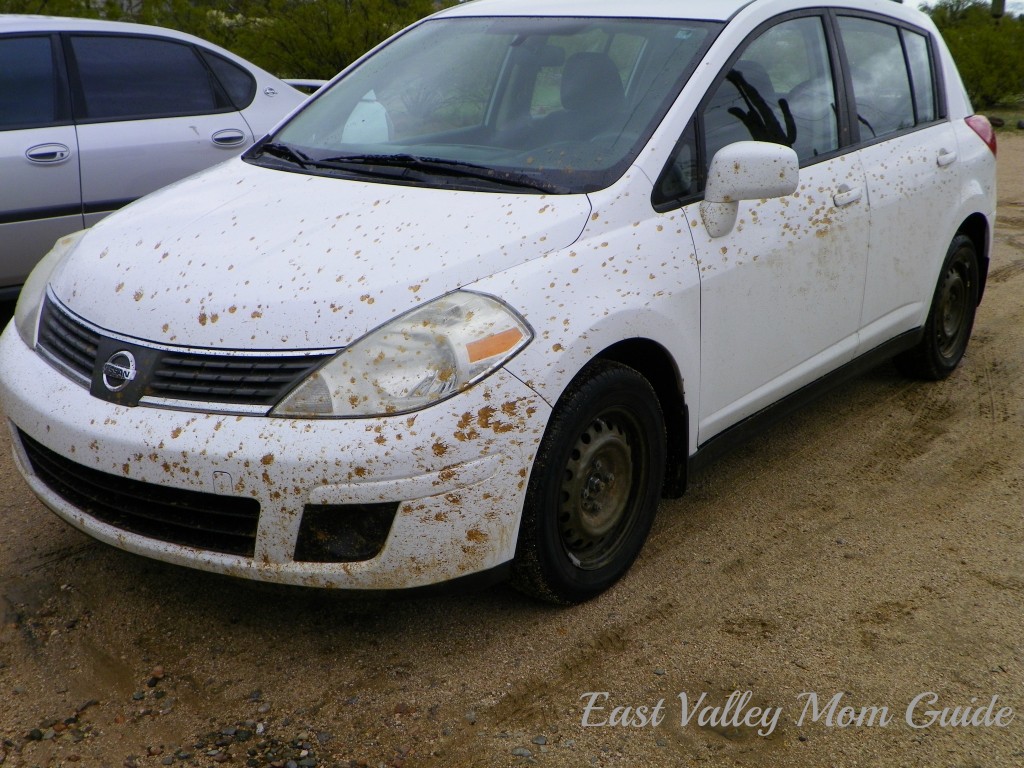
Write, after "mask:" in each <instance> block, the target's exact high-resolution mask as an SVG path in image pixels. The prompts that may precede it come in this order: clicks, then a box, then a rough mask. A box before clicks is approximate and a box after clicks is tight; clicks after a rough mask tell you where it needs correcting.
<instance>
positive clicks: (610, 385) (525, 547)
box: [513, 360, 666, 605]
mask: <svg viewBox="0 0 1024 768" xmlns="http://www.w3.org/2000/svg"><path fill="white" fill-rule="evenodd" d="M665 461H666V438H665V423H664V419H663V418H662V412H661V406H660V404H659V402H658V397H657V395H656V394H655V393H654V390H653V389H652V388H651V385H650V384H649V383H648V381H647V380H646V379H645V378H644V377H643V376H641V375H640V373H638V372H637V371H635V370H633V369H632V368H629V367H627V366H624V365H620V364H617V363H612V362H608V361H604V360H601V361H597V362H595V363H593V364H591V365H590V366H588V367H587V368H585V369H584V370H583V371H582V372H581V373H580V374H579V376H577V378H576V379H575V380H574V381H573V382H572V384H570V385H569V388H568V389H567V390H566V392H565V393H564V394H563V395H562V397H561V399H560V400H559V401H558V404H557V405H556V406H555V411H554V414H553V415H552V418H551V421H550V422H549V424H548V428H547V431H546V432H545V434H544V439H543V440H542V442H541V445H540V450H539V451H538V454H537V459H536V461H535V462H534V465H533V471H532V472H531V474H530V483H529V485H528V487H527V492H526V501H525V503H524V505H523V517H522V521H521V523H520V527H519V540H518V543H517V545H516V559H515V565H514V571H513V584H514V585H515V586H516V587H517V588H518V589H520V590H522V591H523V592H526V593H527V594H530V595H532V596H534V597H538V598H540V599H542V600H546V601H548V602H553V603H558V604H562V605H569V604H573V603H580V602H583V601H585V600H589V599H590V598H592V597H594V596H596V595H598V594H600V593H601V592H603V591H604V590H606V589H608V587H610V586H611V585H612V584H614V583H615V582H616V581H618V579H619V578H620V577H621V576H622V575H623V574H624V573H625V572H626V571H627V570H628V569H629V567H630V565H632V563H633V561H634V560H635V559H636V556H637V555H638V554H639V552H640V549H641V548H642V547H643V544H644V541H645V540H646V539H647V534H648V532H649V531H650V528H651V522H652V521H653V520H654V514H655V512H656V511H657V506H658V501H659V499H660V496H661V493H660V492H661V487H662V483H663V480H664V475H665Z"/></svg>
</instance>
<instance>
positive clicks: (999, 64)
mask: <svg viewBox="0 0 1024 768" xmlns="http://www.w3.org/2000/svg"><path fill="white" fill-rule="evenodd" d="M925 11H926V12H927V13H928V14H929V15H930V16H931V17H932V20H933V21H934V22H935V25H936V26H937V27H938V28H939V30H940V31H941V32H942V36H943V37H944V38H945V39H946V43H947V44H948V45H949V49H950V51H951V52H952V54H953V58H954V59H955V60H956V63H957V67H958V68H959V69H960V75H961V77H963V80H964V85H965V86H966V88H967V93H968V94H969V95H970V97H971V101H973V102H974V105H975V106H976V107H990V106H993V105H995V104H1005V103H1015V102H1019V101H1020V100H1021V99H1022V98H1024V17H1022V16H1018V17H1016V18H1014V17H1012V16H1007V17H1004V18H1002V19H993V18H992V14H991V6H990V5H989V4H988V3H985V2H979V0H939V2H937V3H936V4H935V5H934V6H931V7H928V8H925Z"/></svg>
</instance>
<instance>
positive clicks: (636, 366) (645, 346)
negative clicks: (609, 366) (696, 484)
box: [597, 338, 689, 498]
mask: <svg viewBox="0 0 1024 768" xmlns="http://www.w3.org/2000/svg"><path fill="white" fill-rule="evenodd" d="M597 357H598V358H599V359H603V360H609V361H611V362H616V363H620V364H622V365H627V366H629V367H630V368H632V369H633V370H635V371H637V372H639V373H640V374H641V375H642V376H643V377H644V378H645V379H647V381H648V382H650V384H651V387H652V388H653V389H654V393H655V394H656V395H657V397H658V402H659V403H660V404H661V411H662V415H663V417H664V419H665V435H666V440H667V449H668V450H667V456H666V466H665V483H664V485H663V487H662V496H664V497H666V498H678V497H679V496H681V495H682V494H683V492H684V491H685V490H686V464H687V461H686V460H687V455H688V452H689V416H688V410H687V407H686V393H685V387H684V382H683V378H682V375H681V374H680V372H679V368H678V366H677V365H676V363H675V361H674V360H673V358H672V355H671V354H670V353H669V351H668V350H667V349H665V347H663V346H662V345H661V344H659V343H658V342H656V341H652V340H651V339H644V338H632V339H626V340H624V341H620V342H617V343H616V344H613V345H612V346H610V347H608V348H606V349H604V350H603V351H601V352H600V353H599V354H598V355H597Z"/></svg>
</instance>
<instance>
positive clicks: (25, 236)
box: [0, 15, 305, 300]
mask: <svg viewBox="0 0 1024 768" xmlns="http://www.w3.org/2000/svg"><path fill="white" fill-rule="evenodd" d="M304 98H305V95H304V94H303V93H301V92H300V91H298V90H296V89H295V88H292V87H291V86H290V85H288V84H287V83H285V82H284V81H282V80H279V79H278V78H276V77H274V76H273V75H271V74H269V73H268V72H265V71H263V70H262V69H260V68H258V67H256V66H254V65H253V64H250V63H249V62H247V61H245V60H244V59H241V58H239V57H237V56H235V55H233V54H231V53H229V52H228V51H225V50H224V49H222V48H218V47H217V46H214V45H211V44H209V43H207V42H205V41H203V40H200V39H198V38H196V37H193V36H191V35H185V34H182V33H179V32H174V31H172V30H168V29H161V28H158V27H147V26H143V25H140V24H127V23H120V22H110V21H99V20H91V19H61V18H53V17H43V16H13V15H0V300H3V299H9V298H13V296H14V295H15V294H16V293H17V292H18V289H19V287H20V286H21V284H22V283H23V282H24V281H25V278H26V276H27V275H28V273H29V271H30V270H31V269H32V267H33V265H34V264H35V263H36V262H37V261H38V260H39V259H40V258H41V257H42V256H43V254H45V253H46V252H47V251H48V250H49V249H50V247H51V246H52V245H53V243H54V241H55V240H56V239H57V238H58V237H61V236H63V235H66V234H68V233H69V232H74V231H76V230H79V229H82V228H83V227H88V226H91V225H92V224H94V223H96V222H97V221H99V220H100V219H101V218H103V217H104V216H105V215H107V214H108V213H110V212H111V211H114V210H116V209H118V208H121V207H122V206H124V205H125V204H127V203H129V202H131V201H132V200H134V199H136V198H138V197H141V196H142V195H144V194H147V193H148V192H151V191H153V190H155V189H158V188H160V187H163V186H165V185H167V184H169V183H171V182H173V181H177V180H178V179H180V178H183V177H184V176H187V175H189V174H191V173H193V172H195V171H198V170H201V169H203V168H206V167H208V166H211V165H214V164H215V163H218V162H220V161H221V160H226V159H227V158H229V157H231V156H233V155H236V154H238V153H239V152H241V151H242V150H243V149H245V148H246V147H248V146H250V145H251V144H252V143H253V142H254V141H255V140H256V139H258V138H260V137H261V136H263V135H264V134H265V133H266V132H267V131H268V130H269V129H270V128H271V127H273V126H274V124H275V123H277V122H278V121H279V120H280V119H281V118H282V117H284V116H285V115H286V114H288V113H289V112H290V111H291V110H292V109H293V108H294V107H296V106H297V105H298V104H300V103H301V102H302V101H303V100H304Z"/></svg>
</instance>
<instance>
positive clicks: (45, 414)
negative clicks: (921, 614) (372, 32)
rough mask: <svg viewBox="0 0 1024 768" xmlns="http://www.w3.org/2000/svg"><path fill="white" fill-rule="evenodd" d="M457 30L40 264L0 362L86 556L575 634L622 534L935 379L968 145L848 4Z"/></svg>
mask: <svg viewBox="0 0 1024 768" xmlns="http://www.w3.org/2000/svg"><path fill="white" fill-rule="evenodd" d="M583 12H584V8H583V6H582V5H581V4H580V3H578V2H573V1H572V0H554V1H552V0H544V2H540V0H479V1H478V2H473V3H467V4H465V5H460V6H458V7H456V8H452V9H450V10H447V11H444V12H442V13H439V14H437V15H435V16H433V17H431V18H429V19H427V20H425V21H423V22H420V23H419V24H416V25H414V26H413V27H411V28H409V29H407V30H405V31H404V32H402V33H400V34H398V35H397V36H395V37H394V38H392V39H391V40H389V41H388V42H386V43H385V44H383V45H382V46H380V47H379V48H377V49H376V50H375V51H373V52H371V53H370V54H368V55H367V56H366V57H364V58H363V59H362V60H361V61H358V62H357V63H356V64H355V65H354V66H352V67H351V68H350V69H349V70H347V71H346V72H344V73H342V75H341V76H339V78H337V79H336V80H335V81H334V82H333V83H332V84H331V85H329V86H328V87H326V88H325V89H323V90H322V91H321V92H320V93H318V94H317V96H316V97H314V98H313V99H312V100H311V101H310V102H309V103H308V104H307V105H306V106H305V107H304V108H303V109H302V110H300V111H299V112H298V113H297V114H296V115H295V116H293V118H291V119H290V120H289V121H287V122H286V123H285V124H284V125H283V126H282V127H281V128H280V129H279V130H277V131H276V133H274V134H273V135H271V136H270V137H268V138H267V139H265V140H264V141H262V142H258V143H257V144H256V145H255V146H254V147H253V148H252V149H250V150H249V151H248V152H247V153H246V154H245V155H244V156H243V157H242V158H241V159H238V160H237V161H233V162H229V163H227V164H223V165H220V166H219V167H217V168H214V169H213V170H210V171H207V172H204V173H202V174H200V175H198V176H195V177H192V178H190V179H188V180H185V181H183V182H180V183H178V184H177V185H176V186H174V187H171V188H169V189H166V190H163V191H161V192H159V193H157V194H155V195H153V196H150V197H148V198H145V199H143V200H142V201H140V202H138V203H135V204H133V205H132V206H130V207H128V208H126V209H124V210H123V211H121V212H118V213H117V214H115V215H113V216H111V217H109V218H107V219H105V220H104V221H103V222H101V223H100V224H99V225H97V226H96V227H94V228H93V229H92V230H90V231H89V232H88V233H87V234H84V235H75V236H71V237H67V238H65V239H63V240H62V241H60V242H59V243H57V245H56V247H55V248H54V250H53V251H52V252H51V253H50V254H49V255H48V256H47V257H46V259H45V260H44V262H43V263H42V264H41V265H40V266H39V268H38V269H36V271H35V272H33V274H32V275H31V278H30V280H29V282H28V284H27V285H26V287H25V290H24V291H23V292H22V295H21V300H20V302H19V305H18V308H17V312H16V317H15V322H14V323H13V324H12V326H11V327H9V328H8V329H7V331H6V332H5V334H4V335H3V338H2V341H0V403H2V407H3V410H4V412H5V413H6V414H7V417H8V419H9V420H10V427H11V432H12V435H13V438H14V445H15V454H16V456H17V459H18V461H19V464H20V467H21V470H22V472H23V473H24V476H25V478H26V480H27V481H28V483H29V484H30V485H31V486H32V488H33V490H34V491H35V492H36V493H37V494H38V495H39V497H40V498H41V499H43V501H44V502H45V503H46V504H47V505H49V506H50V507H51V508H52V509H53V510H54V511H55V512H56V513H57V514H59V515H60V516H61V517H63V518H64V519H65V520H67V521H68V522H69V523H71V524H72V525H74V526H76V527H78V528H80V529H81V530H83V531H86V532H87V533H89V534H91V535H92V536H95V537H96V538H98V539H100V540H102V541H105V542H107V543H109V544H112V545H114V546H118V547H122V548H124V549H127V550H130V551H132V552H136V553H139V554H143V555H147V556H150V557H155V558H159V559H161V560H165V561H169V562H172V563H178V564H182V565H187V566H192V567H196V568H202V569H206V570H211V571H217V572H221V573H225V574H231V575H234V576H240V577H246V578H252V579H261V580H266V581H275V582H285V583H289V584H306V585H312V586H327V587H339V588H346V589H359V590H364V589H398V588H410V587H420V586H427V585H433V584H437V583H440V582H446V581H449V580H455V579H460V578H470V577H474V578H480V579H487V578H497V577H507V576H511V577H512V578H513V579H514V581H515V583H516V584H518V585H519V586H520V587H521V588H523V589H525V590H526V591H528V592H530V593H532V594H535V595H537V596H539V597H542V598H545V599H548V600H552V601H556V602H562V603H569V602H576V601H581V600H585V599H587V598H589V597H591V596H593V595H596V594H598V593H600V592H601V591H602V590H604V589H606V588H608V587H609V586H610V585H611V584H613V583H614V582H615V581H616V580H617V579H619V577H621V576H622V575H623V574H624V573H625V572H626V570H627V569H628V568H629V566H630V564H631V563H632V562H633V560H634V559H635V558H636V557H637V555H638V553H639V552H640V550H641V548H642V545H643V543H644V540H645V538H646V537H647V534H648V530H649V528H650V525H651V521H652V518H653V516H654V514H655V511H656V508H657V505H658V500H659V498H660V497H661V496H662V495H676V494H679V493H681V492H682V491H683V489H684V488H685V484H686V479H687V476H688V475H689V474H690V473H692V472H693V471H694V470H695V469H696V468H698V467H699V466H700V465H702V464H703V463H705V462H706V461H707V459H708V458H710V457H712V456H714V455H715V454H717V453H719V452H721V451H722V450H724V449H725V448H728V447H729V446H730V445H733V444H734V443H736V442H737V441H738V440H741V439H743V438H744V437H745V436H747V435H749V434H750V433H751V431H753V430H754V429H756V428H758V427H761V426H763V425H764V424H767V423H769V422H770V421H772V420H773V419H777V418H779V417H781V416H784V415H785V414H786V413H788V412H789V411H790V410H791V409H792V407H794V406H795V405H796V404H798V403H800V402H802V401H805V400H807V399H809V398H810V397H812V396H813V395H815V394H816V393H818V392H820V391H821V390H822V389H823V388H824V387H826V386H828V385H830V384H834V383H835V382H836V381H837V380H839V379H841V378H843V377H847V376H849V375H852V374H854V373H856V372H857V371H859V370H862V369H863V368H864V367H865V366H869V365H874V364H877V363H878V362H880V361H883V360H887V359H890V358H895V360H896V362H897V364H898V365H899V367H900V368H901V369H903V370H904V371H906V372H907V373H909V374H911V375H915V376H919V377H924V378H929V379H941V378H943V377H945V376H947V375H948V374H950V373H951V372H952V371H953V370H954V369H955V368H956V367H957V365H958V364H959V363H960V361H961V358H962V357H963V355H964V352H965V349H966V347H967V343H968V339H969V337H970V333H971V327H972V324H973V320H974V316H975V311H976V307H977V306H978V303H979V301H980V299H981V295H982V291H983V288H984V283H985V276H986V274H987V269H988V254H989V249H990V244H991V237H992V226H993V216H994V211H995V200H994V175H995V149H996V147H995V140H994V136H993V134H992V132H991V129H990V127H989V125H988V122H987V121H986V120H985V118H983V117H980V116H975V115H974V114H973V112H972V109H971V106H970V104H969V103H968V101H967V98H966V96H965V94H964V89H963V87H962V85H961V82H960V79H959V76H958V74H957V72H956V69H955V68H954V65H953V63H952V61H951V60H950V57H949V54H948V51H947V49H946V47H945V45H944V44H943V42H942V40H941V39H940V37H939V35H938V34H937V33H936V31H935V29H934V27H933V26H932V24H931V23H930V22H929V20H928V19H927V18H926V17H925V16H923V15H922V14H921V13H919V12H917V11H916V10H913V9H910V8H907V7H904V6H902V5H899V4H897V3H893V2H883V1H882V0H836V2H831V3H828V4H807V3H805V2H801V0H727V1H725V2H717V3H708V2H695V1H689V0H671V2H669V1H668V0H640V1H638V2H634V3H630V4H628V6H625V5H624V4H622V3H617V2H611V1H610V0H598V1H597V2H590V3H587V4H586V7H585V13H586V15H585V16H584V15H581V14H582V13H583Z"/></svg>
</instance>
